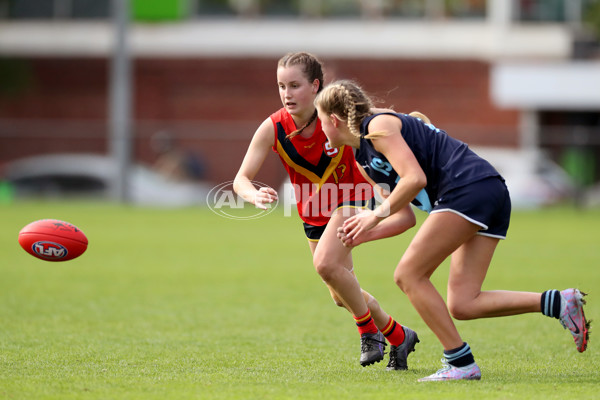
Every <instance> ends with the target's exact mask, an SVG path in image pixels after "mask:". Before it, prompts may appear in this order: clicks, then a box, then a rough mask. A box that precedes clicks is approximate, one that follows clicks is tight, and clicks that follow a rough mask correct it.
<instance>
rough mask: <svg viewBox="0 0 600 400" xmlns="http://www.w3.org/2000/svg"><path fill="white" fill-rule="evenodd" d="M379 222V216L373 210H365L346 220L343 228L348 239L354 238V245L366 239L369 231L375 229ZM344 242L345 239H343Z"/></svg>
mask: <svg viewBox="0 0 600 400" xmlns="http://www.w3.org/2000/svg"><path fill="white" fill-rule="evenodd" d="M378 223H379V218H377V217H376V216H375V214H374V213H373V211H371V210H363V211H361V212H360V213H358V214H356V215H353V216H352V217H350V218H348V219H347V220H346V221H344V224H343V225H342V228H343V230H344V233H345V234H346V236H347V238H348V239H347V240H346V241H348V240H352V241H353V242H355V243H354V246H357V245H358V243H362V242H364V241H365V236H366V235H367V232H368V231H369V230H371V229H373V228H374V227H375V226H376V225H377V224H378ZM342 242H343V240H342Z"/></svg>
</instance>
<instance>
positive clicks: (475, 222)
mask: <svg viewBox="0 0 600 400" xmlns="http://www.w3.org/2000/svg"><path fill="white" fill-rule="evenodd" d="M439 212H451V213H454V214H456V215H458V216H460V217H463V218H464V219H466V220H467V221H469V222H471V223H473V224H475V225H479V226H480V227H481V228H482V229H488V226H487V225H486V224H484V223H483V222H479V221H477V220H475V219H473V218H471V217H469V216H468V215H465V214H463V213H461V212H459V211H456V210H453V209H451V208H440V209H439V210H433V211H431V212H430V214H435V213H439ZM476 235H480V236H487V237H491V238H496V239H506V236H501V235H494V234H491V233H485V232H481V231H479V232H477V233H476Z"/></svg>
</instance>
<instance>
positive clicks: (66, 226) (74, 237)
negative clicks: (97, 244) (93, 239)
mask: <svg viewBox="0 0 600 400" xmlns="http://www.w3.org/2000/svg"><path fill="white" fill-rule="evenodd" d="M19 244H20V245H21V247H22V248H23V249H25V251H26V252H28V253H29V254H31V255H32V256H34V257H37V258H39V259H41V260H46V261H67V260H72V259H74V258H76V257H79V256H80V255H82V254H83V252H84V251H85V250H86V249H87V245H88V240H87V237H85V235H84V234H83V232H81V230H80V229H79V228H77V227H76V226H75V225H73V224H70V223H68V222H65V221H59V220H57V219H41V220H39V221H34V222H32V223H30V224H29V225H27V226H25V227H24V228H23V229H21V232H19Z"/></svg>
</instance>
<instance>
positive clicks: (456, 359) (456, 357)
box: [444, 342, 475, 367]
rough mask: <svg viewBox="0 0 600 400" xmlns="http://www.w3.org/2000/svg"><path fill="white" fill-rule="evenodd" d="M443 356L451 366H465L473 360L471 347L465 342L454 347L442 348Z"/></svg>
mask: <svg viewBox="0 0 600 400" xmlns="http://www.w3.org/2000/svg"><path fill="white" fill-rule="evenodd" d="M444 358H446V361H448V364H450V365H452V366H453V367H465V366H467V365H470V364H473V363H474V362H475V358H474V357H473V353H471V347H469V345H468V344H467V343H466V342H465V343H463V344H462V346H460V347H457V348H456V349H452V350H444Z"/></svg>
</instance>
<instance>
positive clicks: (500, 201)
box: [431, 177, 511, 239]
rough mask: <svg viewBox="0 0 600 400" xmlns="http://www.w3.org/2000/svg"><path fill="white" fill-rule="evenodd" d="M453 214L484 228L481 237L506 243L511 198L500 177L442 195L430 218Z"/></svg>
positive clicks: (474, 183) (483, 180) (486, 179)
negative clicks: (440, 213)
mask: <svg viewBox="0 0 600 400" xmlns="http://www.w3.org/2000/svg"><path fill="white" fill-rule="evenodd" d="M442 211H450V212H453V213H456V214H458V215H460V216H461V217H463V218H465V219H466V220H467V221H469V222H472V223H474V224H475V225H479V226H481V230H480V231H479V232H478V234H479V235H483V236H490V237H495V238H498V239H506V233H507V232H508V225H509V224H510V211H511V203H510V195H509V193H508V189H507V188H506V184H505V183H504V181H503V180H502V178H500V177H490V178H485V179H482V180H480V181H477V182H473V183H470V184H468V185H466V186H462V187H459V188H456V189H452V190H449V191H447V192H445V193H443V194H442V195H441V196H440V198H439V199H437V201H436V202H435V203H434V206H433V209H432V210H431V214H433V213H436V212H442Z"/></svg>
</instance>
